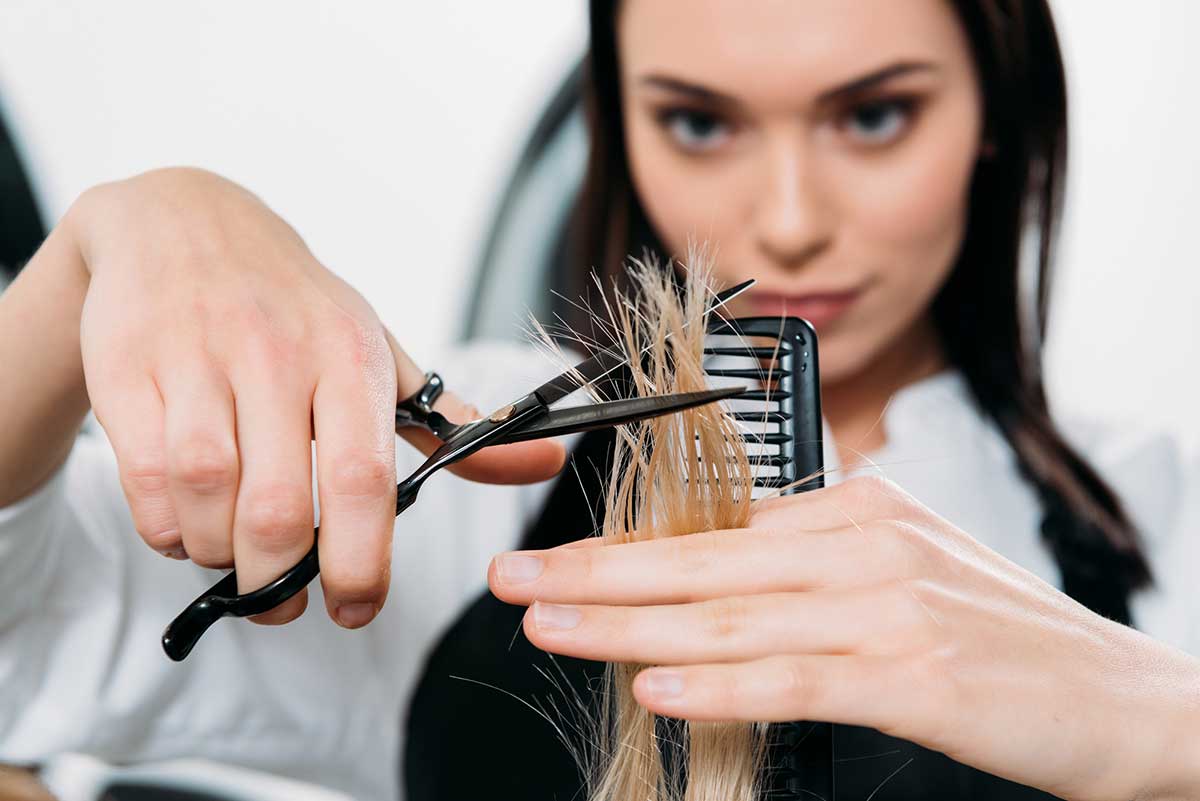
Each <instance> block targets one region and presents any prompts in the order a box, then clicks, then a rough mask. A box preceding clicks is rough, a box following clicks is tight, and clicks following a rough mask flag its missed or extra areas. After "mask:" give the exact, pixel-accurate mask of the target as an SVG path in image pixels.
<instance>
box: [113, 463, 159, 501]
mask: <svg viewBox="0 0 1200 801" xmlns="http://www.w3.org/2000/svg"><path fill="white" fill-rule="evenodd" d="M121 476H122V479H123V481H124V484H125V486H126V488H127V489H128V490H129V491H130V492H131V493H132V494H134V495H139V496H140V495H157V494H158V493H162V492H166V490H167V465H166V461H165V460H164V459H161V458H158V457H154V456H139V457H136V458H133V459H130V460H128V461H127V462H126V463H125V464H124V465H123V469H122V470H121Z"/></svg>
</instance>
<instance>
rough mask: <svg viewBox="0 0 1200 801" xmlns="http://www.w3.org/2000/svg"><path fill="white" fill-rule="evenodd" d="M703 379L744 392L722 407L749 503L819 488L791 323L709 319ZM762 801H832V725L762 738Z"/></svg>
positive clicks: (813, 434)
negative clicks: (733, 432) (750, 487)
mask: <svg viewBox="0 0 1200 801" xmlns="http://www.w3.org/2000/svg"><path fill="white" fill-rule="evenodd" d="M707 334H708V336H707V337H706V338H705V347H704V353H705V356H706V358H705V372H706V373H707V374H708V375H709V377H710V378H711V379H712V380H711V381H710V383H711V384H712V385H714V386H726V385H729V386H736V385H739V384H741V385H749V387H750V389H749V391H747V392H746V393H744V394H742V395H740V396H739V397H737V398H735V399H733V400H730V401H726V404H727V407H728V408H729V410H730V411H729V414H730V416H731V417H733V418H734V419H735V420H737V421H738V424H739V426H740V427H741V428H742V429H743V431H744V433H743V439H744V440H745V441H746V449H747V455H748V456H749V458H750V464H751V467H752V468H753V470H754V486H755V492H756V497H757V496H758V495H762V494H766V493H767V492H770V491H778V490H780V489H782V492H783V494H791V493H795V492H806V491H808V490H814V489H820V488H821V487H823V486H825V479H824V476H823V473H822V471H823V470H824V467H825V458H824V450H823V444H822V425H821V385H820V378H819V372H818V369H817V336H816V332H814V331H813V328H812V326H811V325H809V324H808V322H807V321H805V320H801V319H799V318H797V317H748V318H736V319H731V320H724V319H718V318H715V317H714V318H710V319H709V322H708V328H707ZM768 743H769V746H768V751H767V759H766V765H767V775H766V776H765V781H764V782H763V796H762V797H763V801H800V800H801V799H805V801H811V800H812V799H816V798H821V799H826V801H833V798H834V778H833V725H832V724H829V723H814V722H797V723H781V724H776V725H773V726H771V727H770V730H769V733H768Z"/></svg>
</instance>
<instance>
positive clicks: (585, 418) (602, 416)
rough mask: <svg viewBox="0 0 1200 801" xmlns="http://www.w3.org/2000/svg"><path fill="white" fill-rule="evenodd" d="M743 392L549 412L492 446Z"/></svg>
mask: <svg viewBox="0 0 1200 801" xmlns="http://www.w3.org/2000/svg"><path fill="white" fill-rule="evenodd" d="M745 391H746V388H745V387H726V388H724V389H713V390H706V391H704V392H681V393H679V394H676V395H659V396H657V397H653V398H631V399H629V400H619V401H609V402H608V403H595V404H592V405H590V406H575V407H572V408H570V409H552V410H550V411H549V412H548V413H546V414H543V415H540V416H539V417H538V418H537V419H535V420H531V421H530V422H529V423H527V424H525V425H523V426H518V427H517V428H516V429H514V430H513V431H511V432H510V433H508V434H505V435H504V436H502V437H500V438H499V439H497V440H496V443H495V444H501V443H508V442H524V441H525V440H530V439H543V438H545V437H557V436H560V435H562V434H574V433H577V432H579V431H591V430H593V429H596V428H609V427H611V426H618V425H622V424H624V423H633V422H636V421H638V420H645V419H647V418H650V417H658V416H660V415H664V414H673V413H674V412H681V411H683V410H684V409H691V408H694V407H696V406H703V405H704V404H706V403H712V402H714V401H719V400H725V399H727V398H734V397H737V396H738V395H741V394H742V393H743V392H745Z"/></svg>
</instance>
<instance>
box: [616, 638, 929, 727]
mask: <svg viewBox="0 0 1200 801" xmlns="http://www.w3.org/2000/svg"><path fill="white" fill-rule="evenodd" d="M899 684H900V682H899V681H897V671H896V670H894V669H893V667H892V663H891V662H889V660H888V659H887V658H885V657H874V656H859V655H851V656H829V655H823V654H819V655H804V656H772V657H767V658H765V659H758V660H754V661H752V662H738V663H733V664H724V665H693V666H687V667H669V668H651V669H649V670H644V671H642V672H641V673H639V674H638V676H637V678H636V679H635V680H634V682H633V693H634V697H635V698H636V699H637V701H638V703H640V704H641V705H642V706H644V707H645V708H647V709H649V710H650V711H651V712H654V713H656V714H659V715H665V716H668V717H674V718H683V719H686V720H702V721H775V722H778V721H791V720H811V721H827V722H834V723H844V724H849V725H856V726H870V727H872V728H877V729H883V730H893V731H894V730H895V726H896V722H897V714H898V713H902V712H903V711H904V709H905V708H906V707H908V706H910V705H911V704H912V701H911V700H909V699H911V698H912V697H913V696H914V695H916V696H919V695H920V693H919V692H916V690H917V688H914V687H903V686H898V685H899Z"/></svg>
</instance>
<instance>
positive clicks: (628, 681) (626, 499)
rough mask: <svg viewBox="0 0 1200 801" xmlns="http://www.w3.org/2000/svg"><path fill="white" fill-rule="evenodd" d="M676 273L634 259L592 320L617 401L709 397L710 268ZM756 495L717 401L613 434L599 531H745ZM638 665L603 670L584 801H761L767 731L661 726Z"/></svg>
mask: <svg viewBox="0 0 1200 801" xmlns="http://www.w3.org/2000/svg"><path fill="white" fill-rule="evenodd" d="M680 268H681V270H682V272H683V275H684V277H683V278H681V279H675V278H673V277H672V276H673V272H672V271H671V270H669V269H664V268H662V267H660V266H659V265H658V264H656V263H655V262H654V261H653V260H648V261H647V262H637V261H634V262H632V264H631V265H630V268H629V277H630V283H631V285H632V292H631V293H629V294H624V293H621V292H618V293H616V296H615V298H614V300H613V301H611V302H606V303H605V307H606V308H607V310H608V317H609V318H610V319H607V320H604V319H601V320H600V322H601V323H602V325H603V327H604V328H605V329H606V331H607V332H608V334H609V336H610V337H611V338H612V339H614V340H615V342H614V343H613V345H612V347H613V348H615V349H616V350H617V351H618V352H620V353H622V354H625V355H627V356H628V357H629V365H630V366H629V371H628V373H627V374H626V375H625V376H624V380H622V382H621V384H622V390H621V393H622V394H623V395H626V396H642V397H649V396H654V395H662V394H669V393H677V392H695V391H699V390H703V389H706V388H707V382H706V378H705V372H704V364H703V360H704V336H705V318H706V308H707V306H708V304H709V302H710V300H711V296H712V290H711V280H710V270H709V264H708V261H707V259H706V257H705V256H703V255H702V254H701V253H700V252H693V253H691V254H689V257H688V261H687V263H686V265H680ZM595 394H597V395H599V394H600V393H595ZM752 488H753V474H752V471H751V466H750V460H749V457H748V456H747V453H746V445H745V443H744V441H743V432H742V431H741V430H740V429H739V427H738V425H737V423H735V422H734V421H733V419H732V418H730V417H729V416H728V415H727V414H726V413H725V411H724V410H723V408H722V407H721V406H720V405H719V404H710V405H706V406H700V407H697V408H694V409H689V410H687V411H684V412H682V413H678V414H670V415H664V416H661V417H656V418H652V419H650V420H646V421H642V422H639V423H634V424H630V425H626V426H620V427H618V429H617V436H616V443H615V447H614V450H613V453H612V461H611V470H610V474H609V477H608V480H607V483H606V493H605V499H604V516H603V524H602V527H601V534H602V536H604V537H605V538H606V540H607V541H609V542H615V543H624V542H633V541H641V540H650V539H658V538H662V537H673V536H678V535H682V534H691V533H694V532H700V531H721V530H725V529H735V528H743V527H745V526H746V525H748V524H749V521H750V505H751V492H752ZM644 667H645V666H644V665H636V664H609V665H608V666H607V668H606V672H605V678H604V685H603V688H602V690H601V692H599V693H597V696H596V697H597V699H598V701H599V705H600V706H599V710H598V715H597V716H596V717H595V719H594V721H593V722H594V729H595V731H594V732H593V737H591V738H589V739H590V740H591V741H592V742H594V743H595V744H596V748H595V749H594V753H593V754H591V755H590V757H588V756H585V758H584V759H583V761H584V762H585V764H584V766H583V767H584V772H585V775H586V777H587V782H588V798H589V799H590V801H630V800H631V799H638V800H639V801H757V799H758V798H759V786H758V783H759V778H760V775H761V771H760V767H761V763H762V760H763V756H764V745H765V735H766V731H767V729H766V726H765V725H763V724H753V723H692V724H685V723H682V722H680V721H667V720H665V719H658V718H656V716H655V715H654V714H652V713H651V712H649V711H648V710H646V709H645V708H644V707H642V706H641V705H640V704H638V702H637V700H636V699H635V698H634V696H633V691H632V689H631V687H632V683H633V679H634V677H635V676H636V675H637V674H638V672H639V671H640V670H642V668H644Z"/></svg>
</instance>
